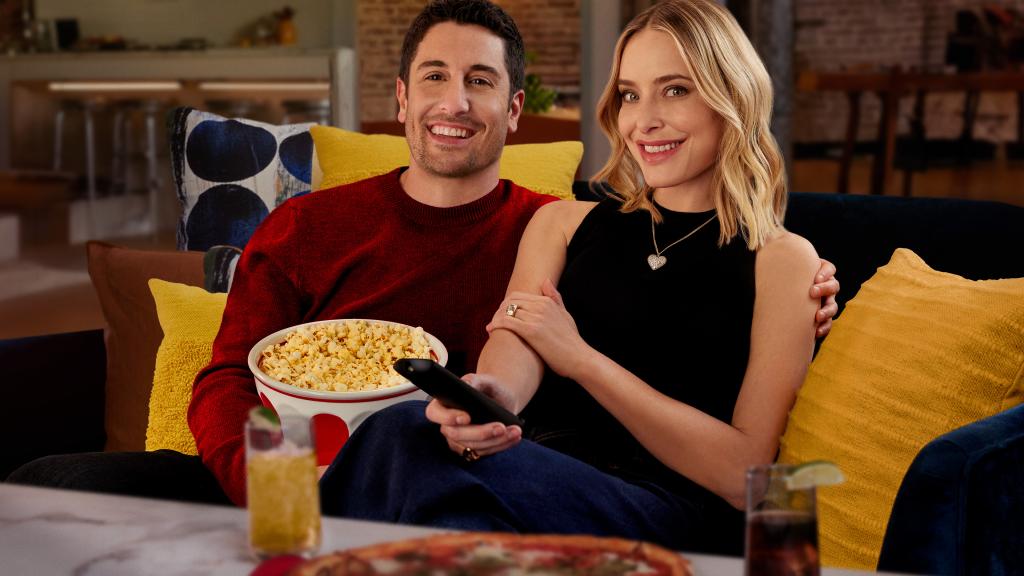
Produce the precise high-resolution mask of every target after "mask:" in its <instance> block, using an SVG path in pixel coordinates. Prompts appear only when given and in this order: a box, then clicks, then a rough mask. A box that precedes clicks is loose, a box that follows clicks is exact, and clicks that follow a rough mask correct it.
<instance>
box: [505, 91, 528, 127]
mask: <svg viewBox="0 0 1024 576" xmlns="http://www.w3.org/2000/svg"><path fill="white" fill-rule="evenodd" d="M524 102H526V92H523V91H522V90H520V91H518V92H516V93H515V94H513V95H512V99H511V100H509V103H508V132H509V134H512V133H515V131H516V130H517V129H518V128H519V115H520V114H522V113H523V103H524Z"/></svg>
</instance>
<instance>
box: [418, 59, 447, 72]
mask: <svg viewBox="0 0 1024 576" xmlns="http://www.w3.org/2000/svg"><path fill="white" fill-rule="evenodd" d="M447 67H448V64H446V63H445V62H444V60H424V61H423V62H420V65H419V66H417V67H416V69H417V70H419V69H421V68H447Z"/></svg>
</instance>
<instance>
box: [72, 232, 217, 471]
mask: <svg viewBox="0 0 1024 576" xmlns="http://www.w3.org/2000/svg"><path fill="white" fill-rule="evenodd" d="M86 252H87V254H88V260H89V276H90V277H91V278H92V284H93V287H94V288H95V289H96V295H97V296H98V297H99V301H100V307H101V308H102V309H103V317H104V318H105V319H106V321H107V328H106V332H105V338H106V345H107V385H106V406H105V408H106V416H105V417H104V427H105V428H106V432H107V444H106V449H107V450H108V451H124V450H144V449H145V447H146V423H147V421H148V416H149V392H150V390H151V389H152V387H153V368H154V366H155V365H156V351H157V349H158V348H159V347H160V341H161V340H162V339H163V331H162V330H161V329H160V322H159V321H158V320H157V316H156V305H155V304H154V303H153V296H152V294H150V291H149V285H148V282H149V279H150V278H159V279H161V280H166V281H168V282H177V283H179V284H188V285H190V286H202V285H203V253H202V252H176V251H171V250H166V251H159V250H157V251H154V250H135V249H131V248H122V247H118V246H114V245H112V244H107V243H105V242H89V243H88V245H87V246H86Z"/></svg>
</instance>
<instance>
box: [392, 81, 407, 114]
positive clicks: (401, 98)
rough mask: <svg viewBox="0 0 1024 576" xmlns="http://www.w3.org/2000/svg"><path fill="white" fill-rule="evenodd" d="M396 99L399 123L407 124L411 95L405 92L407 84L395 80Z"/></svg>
mask: <svg viewBox="0 0 1024 576" xmlns="http://www.w3.org/2000/svg"><path fill="white" fill-rule="evenodd" d="M395 99H396V100H398V121H399V122H401V123H402V124H405V116H406V111H408V109H409V95H408V94H407V93H406V91H405V82H402V79H401V78H395Z"/></svg>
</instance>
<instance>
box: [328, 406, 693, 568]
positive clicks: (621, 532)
mask: <svg viewBox="0 0 1024 576" xmlns="http://www.w3.org/2000/svg"><path fill="white" fill-rule="evenodd" d="M424 409H425V403H423V402H404V403H402V404H398V405H395V406H392V407H390V408H387V409H385V410H382V411H380V412H378V413H376V414H374V415H373V416H371V417H370V418H368V419H367V420H366V422H364V423H363V424H362V425H361V426H360V427H359V428H358V429H357V430H356V432H355V433H354V434H353V435H352V437H351V438H349V440H348V442H346V443H345V446H344V447H343V448H342V450H341V452H340V453H339V454H338V457H337V458H336V459H335V461H334V463H333V464H332V465H331V467H330V468H329V469H328V471H327V473H326V474H325V475H324V477H323V479H322V480H321V482H320V493H321V500H322V506H323V510H324V513H325V514H327V515H333V516H345V517H348V518H360V519H366V520H380V521H386V522H398V523H406V524H420V525H428V526H437V527H443V528H452V529H459V530H485V531H504V532H524V533H584V534H596V535H609V536H621V537H625V538H635V539H643V540H650V541H654V542H658V543H660V544H663V545H665V546H669V547H672V548H676V549H691V548H693V546H694V544H695V541H696V539H697V538H698V534H699V530H700V526H701V523H700V518H699V516H700V515H699V514H698V513H697V512H696V511H695V509H694V508H693V507H691V506H690V505H689V504H688V503H687V502H685V501H684V500H682V499H680V498H678V497H676V496H674V495H672V494H671V493H669V492H667V491H665V490H662V489H661V488H659V487H657V486H655V485H653V484H632V483H629V482H626V481H624V480H622V479H621V478H618V477H615V476H612V475H609V474H606V473H604V472H601V471H600V470H598V469H596V468H594V467H592V466H590V465H588V464H585V463H583V462H580V461H579V460H576V459H574V458H571V457H569V456H566V455H564V454H562V453H560V452H555V451H553V450H550V449H548V448H545V447H543V446H540V445H538V444H536V443H533V442H530V441H522V442H520V443H519V444H518V445H516V446H515V447H513V448H511V449H509V450H506V451H504V452H501V453H498V454H495V455H492V456H487V457H484V458H481V459H480V460H478V461H477V462H472V463H470V462H466V461H464V460H463V459H462V458H460V457H459V455H457V454H454V453H453V452H451V451H450V450H449V449H448V446H447V444H446V443H445V441H444V439H443V437H442V436H441V434H440V432H439V431H438V427H437V425H435V424H433V423H431V422H430V421H428V420H427V419H426V417H425V416H424Z"/></svg>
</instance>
